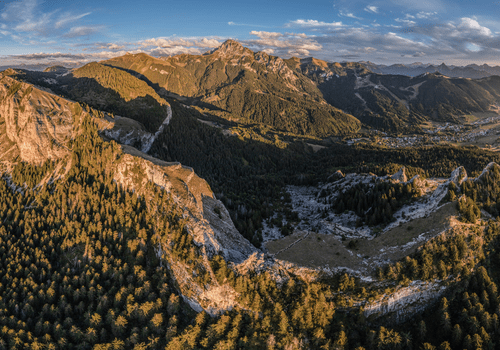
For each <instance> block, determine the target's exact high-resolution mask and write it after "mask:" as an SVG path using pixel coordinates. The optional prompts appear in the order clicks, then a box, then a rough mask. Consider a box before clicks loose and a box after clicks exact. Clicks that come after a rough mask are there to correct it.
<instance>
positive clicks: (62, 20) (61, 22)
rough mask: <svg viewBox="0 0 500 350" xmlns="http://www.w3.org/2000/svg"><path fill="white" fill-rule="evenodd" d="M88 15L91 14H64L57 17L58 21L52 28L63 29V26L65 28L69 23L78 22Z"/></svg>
mask: <svg viewBox="0 0 500 350" xmlns="http://www.w3.org/2000/svg"><path fill="white" fill-rule="evenodd" d="M90 14H91V12H87V13H82V14H81V15H71V14H70V13H65V14H64V15H62V16H60V17H59V19H58V20H57V22H56V23H55V25H54V27H55V28H61V27H64V26H66V25H68V24H70V23H73V22H75V21H77V20H79V19H80V18H83V17H86V16H88V15H90Z"/></svg>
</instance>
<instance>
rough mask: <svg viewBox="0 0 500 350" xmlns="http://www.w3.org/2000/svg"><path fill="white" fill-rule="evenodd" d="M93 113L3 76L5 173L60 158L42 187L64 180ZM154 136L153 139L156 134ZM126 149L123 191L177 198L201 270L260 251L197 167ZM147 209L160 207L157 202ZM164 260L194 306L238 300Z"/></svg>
mask: <svg viewBox="0 0 500 350" xmlns="http://www.w3.org/2000/svg"><path fill="white" fill-rule="evenodd" d="M88 114H89V113H87V112H85V111H83V110H82V108H81V106H80V105H79V104H78V103H75V102H71V101H68V100H66V99H63V98H61V97H58V96H56V95H53V94H51V93H48V92H46V91H41V90H39V89H37V88H35V87H34V86H33V85H29V84H26V83H22V82H19V81H17V80H15V79H12V78H11V77H9V76H5V75H3V77H2V78H1V79H0V161H2V162H3V163H1V165H2V168H1V169H0V170H2V172H3V171H9V169H12V164H14V163H15V162H16V161H19V160H22V161H26V162H30V163H36V164H40V163H43V162H44V161H46V160H47V159H54V160H58V163H57V165H56V167H55V170H54V172H53V173H52V174H48V175H47V176H46V177H45V178H44V179H43V180H42V182H43V183H41V184H39V185H43V184H45V183H49V182H53V181H56V180H57V179H60V178H61V177H64V176H65V174H67V172H68V171H69V169H70V168H71V149H70V147H71V140H72V139H74V138H75V137H76V136H77V135H78V134H79V133H80V132H82V130H83V129H82V128H81V122H82V120H83V117H84V116H87V115H88ZM170 118H171V113H168V116H167V119H166V121H165V123H164V124H163V125H166V124H168V121H169V120H170ZM93 121H94V122H95V123H96V124H97V126H98V129H99V130H101V131H102V130H109V129H112V128H113V127H115V129H114V131H115V132H117V133H119V132H120V130H119V127H116V125H115V124H114V123H112V122H111V121H110V120H109V119H106V118H93ZM118 121H120V120H118ZM129 121H130V120H129ZM135 126H136V125H135ZM135 126H134V125H133V126H132V127H130V129H134V127H135ZM160 132H161V130H160ZM108 136H110V135H108ZM149 136H151V139H152V140H154V137H155V136H156V135H154V134H149ZM118 139H119V140H122V138H121V137H118ZM122 141H123V140H122ZM149 141H151V140H149ZM150 143H152V141H151V142H150ZM145 144H146V145H147V144H148V142H146V143H145ZM143 146H144V144H143ZM122 151H123V154H122V155H121V157H120V158H119V159H118V160H117V161H116V163H115V164H114V166H113V167H112V168H111V169H108V170H109V171H110V173H111V176H112V177H113V178H114V180H115V181H116V182H117V183H118V184H120V185H121V186H123V187H124V188H127V189H129V190H132V191H134V192H136V193H137V194H139V195H142V196H146V197H147V196H148V194H149V193H150V189H151V186H152V183H153V184H155V185H157V186H159V187H160V188H161V189H163V190H164V191H165V192H167V193H169V194H171V195H172V198H173V199H174V202H175V203H176V204H177V205H178V207H179V208H180V209H181V211H182V216H183V218H184V219H185V220H186V227H187V229H188V232H189V233H190V234H191V235H192V236H193V240H194V243H195V244H196V245H198V246H199V247H200V248H201V251H202V259H201V262H200V264H202V265H203V266H200V269H201V270H202V271H209V272H210V273H211V274H212V275H213V273H212V270H211V266H210V264H209V258H210V257H212V256H213V255H214V254H218V253H220V254H222V255H223V256H224V257H225V259H226V260H228V261H231V262H234V263H241V262H243V261H244V260H245V259H247V258H248V257H249V256H250V255H252V254H253V253H256V252H257V249H256V248H255V247H254V246H252V245H251V244H250V242H248V241H247V240H246V239H245V238H243V236H241V235H240V233H239V232H238V231H237V230H236V228H235V226H234V224H233V222H232V221H231V218H230V216H229V213H228V212H227V210H226V208H225V207H224V205H223V204H222V202H220V201H219V200H217V199H216V198H215V196H214V194H213V192H212V190H211V189H210V186H209V185H208V183H207V182H206V181H205V180H203V179H202V178H200V177H198V176H197V175H196V174H195V172H194V171H193V169H192V168H189V167H186V166H183V165H181V164H179V163H168V162H164V161H160V160H158V159H156V158H153V157H151V156H149V155H147V154H146V153H143V152H141V151H139V150H137V149H136V148H133V147H131V146H128V145H122ZM148 203H149V202H148ZM148 210H152V211H154V210H156V209H155V207H154V203H151V207H150V208H149V209H148ZM169 244H170V242H166V243H165V242H163V243H162V242H160V243H159V246H158V247H157V255H158V256H164V254H167V253H168V251H169V249H168V245H169ZM162 245H163V246H162ZM162 263H166V264H167V265H168V267H169V269H170V271H171V272H172V274H173V276H174V278H175V280H176V283H177V286H178V289H179V291H180V293H181V294H182V296H183V297H184V298H185V300H186V301H188V302H189V303H190V305H192V307H193V308H194V309H195V310H201V309H203V310H205V311H207V312H208V313H209V314H211V315H216V314H218V313H219V312H222V311H224V310H229V309H231V308H232V307H234V306H235V305H236V297H237V293H236V291H234V290H233V289H232V287H230V286H229V285H220V284H219V283H218V281H217V279H216V278H215V276H212V278H211V279H210V280H209V282H204V283H202V282H200V281H199V280H198V279H197V276H196V275H195V274H194V273H193V271H192V269H191V268H190V267H189V266H187V265H186V264H185V262H183V261H180V260H178V259H175V257H172V256H170V257H168V256H166V259H165V260H164V261H162Z"/></svg>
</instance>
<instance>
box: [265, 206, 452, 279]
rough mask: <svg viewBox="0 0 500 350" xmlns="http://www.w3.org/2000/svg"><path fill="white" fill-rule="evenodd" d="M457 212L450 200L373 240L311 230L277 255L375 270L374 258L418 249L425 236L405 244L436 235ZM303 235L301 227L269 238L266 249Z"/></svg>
mask: <svg viewBox="0 0 500 350" xmlns="http://www.w3.org/2000/svg"><path fill="white" fill-rule="evenodd" d="M456 215H457V209H456V203H455V202H453V203H448V204H446V205H444V206H443V207H442V208H440V209H439V210H437V211H436V212H435V213H433V214H432V215H429V217H426V218H420V219H415V220H412V221H411V222H407V223H404V224H402V225H401V226H398V227H395V228H393V229H391V230H389V231H387V232H385V233H383V234H381V235H379V236H377V237H375V238H374V239H372V240H367V239H359V240H357V241H353V242H350V241H349V240H345V241H342V240H341V239H340V237H338V236H333V235H322V234H317V233H313V232H311V233H310V234H309V235H308V236H307V238H305V239H303V240H301V241H300V242H299V243H297V244H295V245H294V246H292V247H291V248H289V249H287V250H285V251H283V252H280V253H279V254H277V255H276V258H278V259H281V260H286V261H290V262H293V263H296V264H299V265H302V266H306V267H311V268H314V267H321V266H326V265H328V266H329V267H347V268H350V269H353V270H359V269H363V270H366V271H368V272H374V270H375V268H376V267H377V265H376V264H374V263H373V261H374V260H391V261H396V260H400V259H402V258H404V257H405V256H407V255H409V254H411V253H413V252H415V251H416V250H417V248H418V247H419V246H420V245H422V244H423V243H424V241H425V240H422V241H421V242H418V243H416V244H414V245H412V246H411V247H409V248H407V249H404V250H403V249H402V246H404V245H405V244H407V243H409V242H412V241H413V240H414V239H416V238H418V237H419V236H420V235H421V234H425V237H426V238H431V237H434V236H436V235H437V234H438V233H440V232H442V231H444V230H446V229H447V228H448V227H450V219H451V218H452V217H454V216H456ZM304 235H305V232H303V231H301V232H296V233H295V234H293V235H291V236H288V237H285V238H283V239H280V240H276V241H271V242H267V243H266V249H267V250H268V251H269V253H271V254H275V253H276V252H279V251H280V250H282V249H284V248H286V247H288V246H290V245H291V244H292V243H293V242H295V241H297V240H298V239H300V238H302V237H304ZM381 250H383V251H381Z"/></svg>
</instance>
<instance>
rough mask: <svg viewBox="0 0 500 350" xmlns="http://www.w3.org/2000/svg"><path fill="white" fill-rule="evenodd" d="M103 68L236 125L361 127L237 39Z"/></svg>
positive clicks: (275, 60)
mask: <svg viewBox="0 0 500 350" xmlns="http://www.w3.org/2000/svg"><path fill="white" fill-rule="evenodd" d="M101 63H102V64H103V65H105V66H113V67H116V68H120V69H125V70H128V71H129V72H130V71H135V72H137V73H138V74H140V75H141V76H143V77H144V78H145V79H147V80H148V81H149V82H151V83H152V84H155V85H157V86H158V87H159V89H157V91H158V94H159V95H160V96H161V97H169V95H175V96H182V97H183V98H188V99H189V101H190V103H192V104H200V102H201V103H202V104H203V105H204V106H205V107H206V108H207V109H209V110H210V111H207V113H210V114H212V115H215V116H217V117H219V118H223V119H226V120H230V121H233V122H239V123H243V124H253V123H260V124H265V125H268V126H271V127H273V128H275V129H277V130H280V131H285V132H291V133H294V134H299V135H310V136H318V137H326V136H329V135H334V134H344V133H348V132H353V131H356V130H358V129H359V126H360V123H359V121H358V120H357V119H355V118H354V117H352V116H351V115H349V114H346V113H343V112H342V111H341V110H339V109H337V108H335V107H333V106H331V105H328V103H326V101H325V100H324V99H323V96H322V93H321V92H320V91H319V90H318V88H317V86H316V85H315V84H314V83H313V82H312V81H311V80H310V79H309V78H307V77H306V76H304V75H303V74H302V73H301V72H299V71H297V70H296V69H292V68H291V67H290V65H289V64H288V63H286V62H285V61H284V60H283V59H281V58H279V57H276V56H271V55H268V54H267V53H265V52H253V51H252V50H250V49H248V48H246V47H244V46H242V45H241V44H240V43H238V42H236V41H234V40H227V41H226V42H224V43H223V44H222V45H221V46H220V47H218V48H217V49H215V50H213V51H211V52H210V53H209V54H205V55H178V56H173V57H168V58H164V59H158V58H154V57H150V56H147V55H145V54H142V55H126V56H121V57H117V58H113V59H110V60H107V61H104V62H101ZM188 99H185V100H186V101H187V100H188Z"/></svg>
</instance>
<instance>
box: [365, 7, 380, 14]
mask: <svg viewBox="0 0 500 350" xmlns="http://www.w3.org/2000/svg"><path fill="white" fill-rule="evenodd" d="M365 11H366V12H370V13H378V7H377V6H372V5H371V6H366V7H365Z"/></svg>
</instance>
